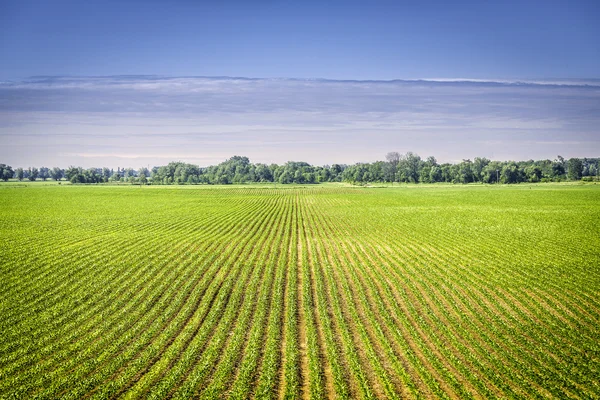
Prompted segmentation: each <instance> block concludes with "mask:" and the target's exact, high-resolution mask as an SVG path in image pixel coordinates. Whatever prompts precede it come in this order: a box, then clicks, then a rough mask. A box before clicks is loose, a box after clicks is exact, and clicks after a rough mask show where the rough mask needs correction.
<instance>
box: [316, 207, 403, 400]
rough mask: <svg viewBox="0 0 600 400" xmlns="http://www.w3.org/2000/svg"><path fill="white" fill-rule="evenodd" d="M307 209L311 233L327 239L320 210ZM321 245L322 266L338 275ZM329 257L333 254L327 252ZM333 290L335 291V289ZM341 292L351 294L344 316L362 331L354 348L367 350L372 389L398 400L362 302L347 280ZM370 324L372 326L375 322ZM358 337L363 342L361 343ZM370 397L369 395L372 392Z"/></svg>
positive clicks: (337, 278)
mask: <svg viewBox="0 0 600 400" xmlns="http://www.w3.org/2000/svg"><path fill="white" fill-rule="evenodd" d="M304 209H305V210H306V212H307V216H306V220H308V223H309V226H310V228H311V231H312V233H313V234H315V236H316V237H319V238H322V237H327V229H328V228H329V229H331V227H327V226H326V225H325V224H323V221H322V220H320V218H319V217H321V215H319V213H317V212H316V211H317V210H314V209H312V208H311V207H310V206H309V205H307V204H305V206H304ZM309 216H310V217H309ZM321 226H322V227H323V228H324V230H325V232H322V233H321V232H319V227H321ZM305 238H306V231H305ZM319 244H320V245H319V246H318V249H319V250H321V251H319V253H320V254H319V256H320V258H321V260H322V261H324V262H322V265H326V266H333V268H331V267H329V268H328V267H326V268H325V269H326V271H327V272H330V271H334V273H335V271H336V270H337V268H340V267H341V266H340V265H336V264H337V258H331V257H327V255H326V254H323V252H322V250H323V249H324V248H325V247H324V246H323V244H322V243H319ZM328 254H329V255H331V253H330V252H328ZM332 278H333V279H332V281H331V282H330V284H339V282H340V281H342V280H343V279H344V277H343V276H342V277H340V276H333V277H332ZM330 287H331V288H333V287H332V286H330ZM340 289H342V290H343V291H345V293H346V294H347V295H348V297H347V298H343V299H342V301H343V302H344V308H349V309H350V315H348V316H345V320H346V323H347V324H348V325H349V326H352V325H358V330H359V332H358V333H357V332H352V336H353V337H354V338H355V340H354V342H355V343H354V346H355V347H356V348H357V350H358V351H359V352H360V348H362V347H366V350H365V352H364V353H366V354H361V364H363V365H365V364H366V365H365V368H366V369H368V370H369V372H370V378H369V379H370V380H371V386H372V387H373V392H374V393H373V394H374V395H375V396H377V397H386V398H397V397H398V396H399V395H398V394H397V393H400V390H398V389H399V388H398V386H397V384H396V385H394V384H393V383H391V382H390V380H391V377H390V373H389V371H388V370H386V369H384V367H383V365H382V363H381V362H380V360H381V358H379V357H378V356H377V352H376V351H375V350H374V348H373V347H374V346H378V343H377V342H376V340H373V339H372V335H371V336H369V333H368V332H367V329H366V327H365V325H364V324H362V323H361V321H364V320H365V316H364V311H363V310H361V311H363V312H362V313H361V315H359V311H358V310H357V305H359V304H361V302H360V301H358V300H357V299H356V298H354V296H352V293H350V291H351V289H350V287H349V286H348V282H347V281H342V288H339V287H338V289H336V290H340ZM369 322H370V323H372V322H373V320H371V321H369ZM359 336H360V339H361V341H358V337H359ZM373 364H374V365H373ZM378 391H379V393H378ZM367 394H368V395H369V394H370V393H367Z"/></svg>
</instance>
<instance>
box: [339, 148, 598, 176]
mask: <svg viewBox="0 0 600 400" xmlns="http://www.w3.org/2000/svg"><path fill="white" fill-rule="evenodd" d="M598 161H599V159H598V158H584V159H580V158H571V159H569V160H565V159H564V158H563V157H561V156H558V157H557V158H556V159H555V160H553V161H551V160H538V161H534V160H529V161H519V162H515V161H491V160H489V159H487V158H481V157H476V158H475V159H474V160H472V161H471V160H463V161H462V162H460V163H456V164H450V163H443V164H438V162H437V160H436V159H435V157H428V158H427V159H426V160H423V159H421V157H419V155H417V154H414V153H411V152H408V153H406V154H404V155H402V154H399V153H397V152H391V153H388V154H387V156H386V161H385V162H384V161H377V162H374V163H370V164H355V165H352V166H350V167H348V168H346V169H345V170H344V173H343V180H344V181H348V182H354V183H367V182H411V183H418V182H423V183H435V182H449V183H472V182H480V183H497V182H500V183H520V182H550V181H565V180H580V179H582V178H586V179H588V178H590V179H591V178H592V177H597V176H598V172H599V169H598Z"/></svg>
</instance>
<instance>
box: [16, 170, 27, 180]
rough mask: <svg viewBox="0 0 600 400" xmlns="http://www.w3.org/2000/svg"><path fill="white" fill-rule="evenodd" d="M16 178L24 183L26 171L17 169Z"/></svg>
mask: <svg viewBox="0 0 600 400" xmlns="http://www.w3.org/2000/svg"><path fill="white" fill-rule="evenodd" d="M15 177H16V178H17V179H18V180H19V181H22V180H23V178H24V177H25V171H23V168H17V169H16V170H15Z"/></svg>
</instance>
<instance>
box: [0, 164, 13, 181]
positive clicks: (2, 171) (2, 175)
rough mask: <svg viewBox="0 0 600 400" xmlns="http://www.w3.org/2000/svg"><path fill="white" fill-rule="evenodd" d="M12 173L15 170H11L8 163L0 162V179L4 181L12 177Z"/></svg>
mask: <svg viewBox="0 0 600 400" xmlns="http://www.w3.org/2000/svg"><path fill="white" fill-rule="evenodd" d="M14 174H15V171H13V169H12V167H11V166H10V165H6V164H0V179H2V180H3V181H4V182H6V181H7V180H9V179H10V178H12V177H13V176H14Z"/></svg>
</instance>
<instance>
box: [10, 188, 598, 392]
mask: <svg viewBox="0 0 600 400" xmlns="http://www.w3.org/2000/svg"><path fill="white" fill-rule="evenodd" d="M0 235H1V236H0V237H1V241H0V285H1V290H0V398H34V397H35V398H48V399H50V398H68V399H80V398H98V399H104V398H117V397H119V398H157V399H158V398H171V397H172V398H189V397H198V398H207V399H213V398H221V397H229V398H237V399H245V398H273V399H274V398H389V399H392V398H403V397H409V398H419V397H420V398H481V397H484V398H495V397H510V398H532V397H554V398H567V397H570V398H600V384H599V382H600V379H599V377H600V185H551V184H550V185H537V186H535V185H534V186H521V185H520V186H428V187H427V186H419V185H413V186H403V187H395V188H358V187H348V186H341V185H340V186H335V185H329V186H322V185H319V186H308V187H301V186H295V187H291V186H281V185H278V186H277V187H274V185H266V186H264V185H263V186H234V187H231V186H229V187H225V186H224V187H206V186H204V187H197V186H190V187H139V186H112V187H111V186H76V185H72V186H71V185H60V186H58V185H37V184H34V185H22V186H19V185H18V184H17V183H14V182H12V183H10V184H4V185H0Z"/></svg>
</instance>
